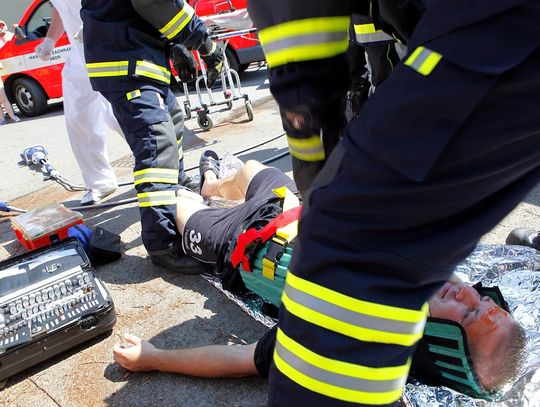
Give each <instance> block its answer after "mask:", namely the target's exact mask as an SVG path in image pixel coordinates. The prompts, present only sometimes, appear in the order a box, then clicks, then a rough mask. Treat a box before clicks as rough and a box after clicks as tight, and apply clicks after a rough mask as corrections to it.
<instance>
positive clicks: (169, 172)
mask: <svg viewBox="0 0 540 407" xmlns="http://www.w3.org/2000/svg"><path fill="white" fill-rule="evenodd" d="M133 180H134V185H139V184H143V183H145V182H148V183H159V184H173V185H176V184H178V170H176V169H167V168H146V169H144V170H139V171H135V172H134V173H133Z"/></svg>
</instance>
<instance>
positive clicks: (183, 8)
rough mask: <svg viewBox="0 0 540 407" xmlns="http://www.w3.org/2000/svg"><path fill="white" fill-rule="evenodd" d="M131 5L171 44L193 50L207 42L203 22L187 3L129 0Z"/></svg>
mask: <svg viewBox="0 0 540 407" xmlns="http://www.w3.org/2000/svg"><path fill="white" fill-rule="evenodd" d="M131 4H132V5H133V8H134V9H135V10H136V11H137V13H138V14H139V15H140V16H141V17H142V18H143V19H145V20H146V21H148V23H150V24H151V25H152V26H154V27H155V28H156V29H157V30H158V31H159V32H160V33H161V35H163V37H165V38H166V39H167V40H169V41H171V42H174V43H176V44H183V45H184V46H185V47H186V48H188V49H191V50H193V49H200V48H201V47H203V48H204V46H205V43H207V42H208V41H209V39H208V32H207V31H206V26H205V25H204V22H203V21H202V20H201V19H200V18H199V17H197V16H196V15H195V11H194V10H193V8H192V7H191V6H190V5H189V4H188V3H187V1H183V0H174V1H171V0H131ZM210 44H211V43H210ZM210 46H211V45H210ZM205 50H206V49H204V50H203V53H206V52H204V51H205Z"/></svg>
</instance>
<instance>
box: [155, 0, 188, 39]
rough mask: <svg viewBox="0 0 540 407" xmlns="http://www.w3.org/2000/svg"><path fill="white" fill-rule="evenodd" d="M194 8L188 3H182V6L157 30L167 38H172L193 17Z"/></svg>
mask: <svg viewBox="0 0 540 407" xmlns="http://www.w3.org/2000/svg"><path fill="white" fill-rule="evenodd" d="M193 14H194V10H193V8H191V6H190V5H189V4H187V2H186V3H184V7H183V8H182V10H180V12H179V13H178V14H176V15H175V16H174V17H173V18H172V19H171V21H169V23H168V24H167V25H166V26H164V27H163V28H161V29H160V30H159V31H160V32H161V34H163V35H164V36H165V37H167V38H168V39H172V38H174V37H175V36H176V35H177V34H178V33H179V32H180V31H182V29H183V28H184V27H185V26H186V25H187V24H188V23H189V20H191V18H192V17H193Z"/></svg>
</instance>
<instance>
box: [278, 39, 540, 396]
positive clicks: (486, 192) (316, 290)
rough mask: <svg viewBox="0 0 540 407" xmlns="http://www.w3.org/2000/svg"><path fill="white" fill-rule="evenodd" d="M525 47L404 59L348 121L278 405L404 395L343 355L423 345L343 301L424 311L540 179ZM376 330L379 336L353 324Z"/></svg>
mask: <svg viewBox="0 0 540 407" xmlns="http://www.w3.org/2000/svg"><path fill="white" fill-rule="evenodd" d="M481 34H482V33H481V32H480V34H478V35H476V33H475V36H472V37H471V38H480V35H481ZM486 34H489V33H487V32H486ZM501 35H503V34H502V33H501ZM484 38H488V37H484ZM437 41H438V40H435V41H434V42H433V44H434V45H433V46H434V47H435V48H436V47H437V44H439V43H437ZM479 42H480V40H479ZM532 43H533V44H535V43H534V42H532ZM440 44H441V48H444V47H445V46H446V45H447V44H449V46H450V47H451V46H452V45H451V44H452V43H451V39H450V40H449V41H448V43H440ZM536 44H537V43H536ZM426 47H430V45H429V44H427V45H426ZM449 49H450V48H449ZM531 49H532V51H531ZM535 49H536V50H535ZM481 50H482V48H480V47H479V48H474V47H471V49H470V50H464V52H469V51H470V52H480V51H481ZM485 52H486V53H488V51H487V49H486V51H485ZM520 52H522V51H516V55H517V56H516V58H515V60H514V61H512V62H511V63H508V64H507V65H504V64H503V63H501V64H499V65H497V64H496V63H495V62H494V63H493V64H490V66H488V67H487V68H486V69H485V70H483V69H480V68H479V69H476V67H475V66H473V67H472V69H469V68H470V66H464V65H463V64H461V63H460V61H459V60H458V61H457V62H455V61H452V58H445V55H444V54H443V59H442V60H441V61H440V62H439V64H438V65H437V66H436V67H435V69H434V70H433V72H432V73H431V74H430V75H428V76H423V75H420V74H419V73H418V72H416V71H415V70H414V69H411V68H410V67H408V66H405V65H403V64H400V65H398V67H397V68H396V70H395V71H394V73H393V74H392V75H390V77H389V78H388V79H387V80H386V82H385V83H384V84H383V85H381V87H380V88H378V90H377V92H376V93H375V95H374V96H373V97H372V98H370V100H368V101H367V102H366V104H365V105H364V108H363V112H362V115H360V117H358V118H356V119H354V120H352V121H351V123H350V124H349V126H348V128H347V132H346V135H345V137H344V139H343V140H342V141H341V143H340V144H339V145H338V146H337V147H336V149H335V150H334V152H333V153H332V155H331V156H330V157H329V159H328V161H327V164H326V166H325V167H324V169H323V170H322V172H321V173H320V174H319V175H318V177H317V178H316V179H315V181H314V184H313V187H312V190H311V193H310V194H309V196H308V197H307V199H306V200H305V207H304V211H303V213H302V218H301V220H300V226H299V237H298V244H297V246H296V247H295V256H294V258H293V261H292V263H291V267H290V272H289V277H291V279H290V281H289V277H288V282H287V285H286V289H285V292H286V296H287V298H286V297H285V296H284V297H283V299H284V300H283V305H282V307H281V309H280V319H279V330H278V338H277V344H276V353H275V354H274V364H273V366H272V368H271V372H270V399H269V405H279V406H281V405H296V403H303V405H321V406H331V405H348V404H349V403H350V404H351V405H353V403H354V405H358V404H366V405H371V404H378V405H382V404H391V403H393V402H394V401H395V397H394V399H393V398H392V397H393V396H392V397H386V396H385V395H381V394H380V393H377V392H378V391H379V390H378V389H388V388H390V387H392V386H391V383H389V382H388V381H387V382H384V383H382V382H377V379H376V376H375V375H368V376H369V380H363V379H358V378H357V377H353V376H354V375H353V374H352V373H351V375H348V374H349V371H350V372H352V371H353V370H354V369H353V368H350V369H349V370H347V369H345V368H343V367H339V366H338V367H336V366H334V364H333V363H334V362H335V361H343V362H346V363H347V364H350V365H347V366H349V367H350V366H358V367H359V368H361V367H373V368H377V367H389V366H406V364H407V360H408V358H409V357H410V355H411V352H412V349H413V345H414V343H412V344H402V345H399V344H396V343H392V340H391V339H388V336H387V335H386V333H385V332H383V331H385V330H386V329H387V328H385V326H391V328H388V329H389V330H390V329H396V330H398V328H399V325H398V324H397V323H395V321H392V320H387V321H386V322H385V321H383V320H382V319H377V316H376V315H373V314H372V316H370V317H367V316H366V315H360V313H361V312H363V311H362V310H361V309H359V308H354V307H352V306H351V307H349V308H347V306H346V305H344V304H346V303H347V302H350V303H351V304H357V303H358V302H355V300H358V301H362V302H366V303H369V304H368V306H367V308H369V307H372V308H373V307H374V306H373V305H374V304H375V306H376V305H377V304H382V305H384V306H390V307H396V309H399V310H420V309H421V308H422V306H423V304H424V303H425V302H426V301H427V300H428V298H429V297H430V296H431V295H432V294H433V293H434V292H435V291H436V289H437V288H438V287H439V286H440V285H441V284H442V283H443V282H444V281H445V280H446V279H447V278H448V277H449V276H450V274H451V272H452V270H453V268H454V267H455V265H456V264H457V263H458V262H459V261H461V260H462V259H463V258H465V257H466V256H467V255H468V254H469V253H470V252H471V250H472V249H473V248H474V246H475V245H476V243H477V241H478V240H479V239H480V237H481V236H482V235H483V234H485V233H486V232H488V231H489V230H491V229H492V228H493V227H494V226H496V225H497V223H498V222H499V221H500V220H501V219H502V218H503V217H504V216H505V215H507V214H508V213H509V212H510V211H511V210H512V209H513V208H514V207H515V206H516V205H517V204H518V203H519V202H520V201H522V200H523V198H524V197H525V195H526V193H527V192H528V191H529V190H530V189H531V188H532V187H534V186H535V184H536V183H537V182H538V181H539V180H540V114H539V111H538V103H539V101H540V50H539V49H538V44H537V45H533V46H532V48H531V46H530V44H529V51H527V49H524V50H523V52H522V54H520ZM490 55H493V54H490ZM496 58H497V56H495V57H494V59H496ZM518 58H521V60H519V59H518ZM458 59H459V58H458ZM464 60H467V61H471V60H472V61H480V63H482V62H483V59H482V58H479V59H476V58H465V59H464ZM512 64H513V65H512ZM499 67H501V68H500V69H499ZM293 283H294V284H293ZM287 290H289V291H287ZM332 298H337V299H338V300H339V301H341V302H340V303H339V304H336V303H335V302H334V303H332V302H333V300H332ZM299 304H300V305H299ZM341 306H342V307H344V308H340V307H341ZM346 308H347V309H346ZM321 310H326V311H327V314H326V315H324V313H325V312H326V311H321ZM314 311H315V312H314ZM317 311H319V313H318V314H317ZM356 312H358V314H356ZM352 314H355V315H354V316H351V315H352ZM340 318H342V320H343V321H346V322H348V323H349V325H348V327H349V328H350V329H349V328H347V329H341V328H340V326H339V324H334V322H335V321H336V320H339V319H340ZM355 318H356V319H355ZM374 319H376V322H373V320H374ZM353 325H354V326H353ZM373 327H375V328H376V329H380V330H381V334H380V338H381V339H380V340H379V339H378V338H377V335H374V336H371V337H369V338H370V339H364V340H363V339H362V338H363V336H362V335H357V334H356V333H357V332H358V331H359V330H365V331H366V332H367V331H370V329H372V328H373ZM280 331H281V334H280ZM349 331H350V332H351V333H349ZM370 332H372V331H370ZM280 335H281V337H282V340H281V343H280ZM370 335H371V333H370ZM368 336H369V335H367V336H365V338H368ZM387 339H388V341H389V342H386V343H385V341H386V340H387ZM325 361H326V362H325ZM354 371H356V370H354ZM401 384H403V383H401ZM394 388H396V389H399V388H400V383H397V384H395V387H394ZM385 400H386V402H385Z"/></svg>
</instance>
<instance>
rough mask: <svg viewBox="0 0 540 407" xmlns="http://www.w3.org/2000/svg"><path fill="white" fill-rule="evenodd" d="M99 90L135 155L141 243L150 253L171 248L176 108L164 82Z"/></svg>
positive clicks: (178, 167) (180, 173) (178, 125)
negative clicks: (109, 91) (129, 89)
mask: <svg viewBox="0 0 540 407" xmlns="http://www.w3.org/2000/svg"><path fill="white" fill-rule="evenodd" d="M103 95H104V96H105V98H106V99H107V100H108V101H109V102H110V103H111V106H112V108H113V112H114V115H115V117H116V119H117V120H118V123H119V124H120V127H121V128H122V131H123V132H124V135H125V137H126V141H127V142H128V144H129V146H130V148H131V151H132V152H133V155H134V157H135V166H134V169H133V171H134V172H133V178H134V184H135V189H136V191H137V198H138V202H139V212H140V216H141V226H142V241H143V244H144V246H145V247H146V250H147V251H148V253H149V254H150V255H162V254H167V253H170V252H171V251H176V250H178V248H179V247H180V241H179V233H178V230H177V228H176V224H175V216H176V196H175V186H176V185H177V184H178V182H179V178H180V179H182V178H183V177H184V176H185V173H184V166H183V150H182V137H183V129H184V123H183V122H184V119H183V113H182V110H181V109H180V107H179V105H178V102H177V101H176V98H175V96H174V94H173V93H172V91H171V90H170V89H168V88H166V89H160V88H156V87H151V86H143V87H141V88H139V89H134V90H132V91H130V92H127V93H125V92H111V93H107V92H103Z"/></svg>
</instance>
